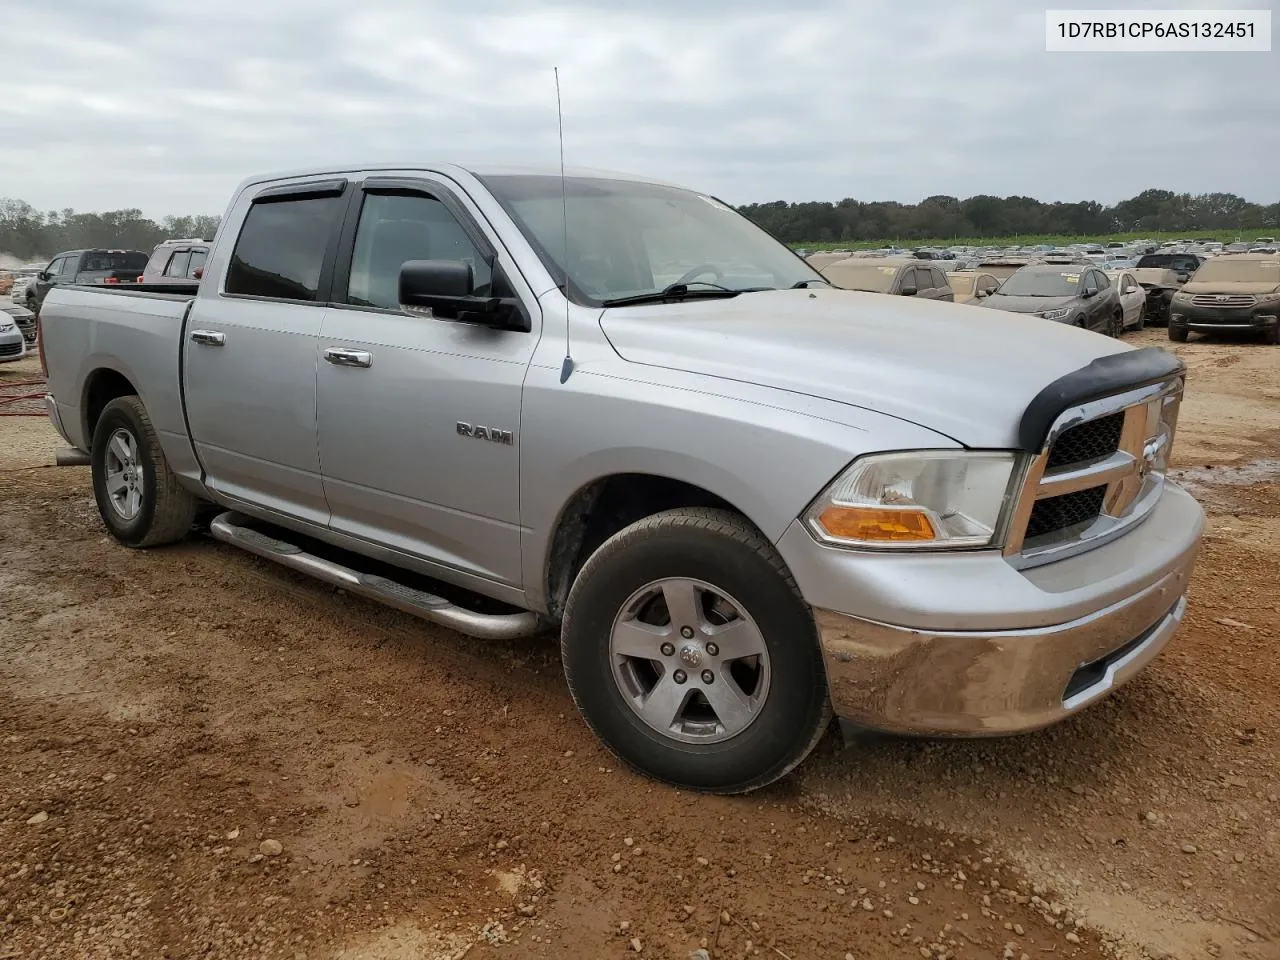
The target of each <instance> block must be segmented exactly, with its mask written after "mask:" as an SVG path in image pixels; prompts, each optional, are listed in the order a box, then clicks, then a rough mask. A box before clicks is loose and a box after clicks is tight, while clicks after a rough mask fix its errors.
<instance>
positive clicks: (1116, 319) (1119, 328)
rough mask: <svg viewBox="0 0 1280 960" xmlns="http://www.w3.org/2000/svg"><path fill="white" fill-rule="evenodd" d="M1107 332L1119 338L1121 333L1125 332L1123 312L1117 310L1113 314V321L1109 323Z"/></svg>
mask: <svg viewBox="0 0 1280 960" xmlns="http://www.w3.org/2000/svg"><path fill="white" fill-rule="evenodd" d="M1107 332H1108V334H1109V335H1110V336H1112V337H1115V338H1117V339H1119V337H1120V335H1121V334H1122V333H1124V314H1123V313H1120V312H1119V311H1116V312H1115V313H1113V314H1112V315H1111V323H1110V324H1109V325H1108V330H1107Z"/></svg>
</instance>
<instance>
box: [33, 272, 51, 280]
mask: <svg viewBox="0 0 1280 960" xmlns="http://www.w3.org/2000/svg"><path fill="white" fill-rule="evenodd" d="M51 276H53V274H51V273H49V271H48V270H41V271H40V272H39V273H38V274H36V278H37V279H40V280H48V279H49V278H50V277H51Z"/></svg>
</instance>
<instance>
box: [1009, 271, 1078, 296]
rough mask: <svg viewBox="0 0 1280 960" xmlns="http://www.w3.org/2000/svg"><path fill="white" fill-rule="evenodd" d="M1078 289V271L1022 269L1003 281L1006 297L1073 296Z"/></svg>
mask: <svg viewBox="0 0 1280 960" xmlns="http://www.w3.org/2000/svg"><path fill="white" fill-rule="evenodd" d="M1079 291H1080V272H1079V271H1076V272H1074V273H1073V272H1072V271H1070V270H1043V269H1039V270H1027V269H1025V268H1024V269H1022V270H1019V271H1018V272H1017V273H1015V274H1014V275H1013V276H1012V277H1010V278H1009V279H1008V280H1006V281H1005V282H1004V284H1003V285H1002V286H1001V287H1000V294H1001V295H1002V296H1007V297H1074V296H1075V295H1076V294H1077V293H1079Z"/></svg>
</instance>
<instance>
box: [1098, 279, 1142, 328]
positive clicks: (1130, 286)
mask: <svg viewBox="0 0 1280 960" xmlns="http://www.w3.org/2000/svg"><path fill="white" fill-rule="evenodd" d="M1106 273H1107V276H1108V277H1110V279H1111V282H1112V283H1113V284H1115V287H1116V293H1117V294H1118V295H1119V296H1120V310H1121V312H1122V313H1123V315H1124V322H1123V323H1122V324H1121V329H1123V330H1141V329H1142V328H1143V327H1145V326H1146V325H1147V291H1146V288H1145V287H1143V286H1142V284H1140V283H1139V282H1138V278H1137V277H1135V276H1134V275H1133V272H1132V271H1130V270H1108V271H1107V272H1106Z"/></svg>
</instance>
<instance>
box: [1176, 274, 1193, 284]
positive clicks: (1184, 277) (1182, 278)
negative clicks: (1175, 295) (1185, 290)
mask: <svg viewBox="0 0 1280 960" xmlns="http://www.w3.org/2000/svg"><path fill="white" fill-rule="evenodd" d="M1190 279H1191V274H1189V273H1180V274H1178V282H1179V283H1186V282H1187V281H1188V280H1190Z"/></svg>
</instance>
